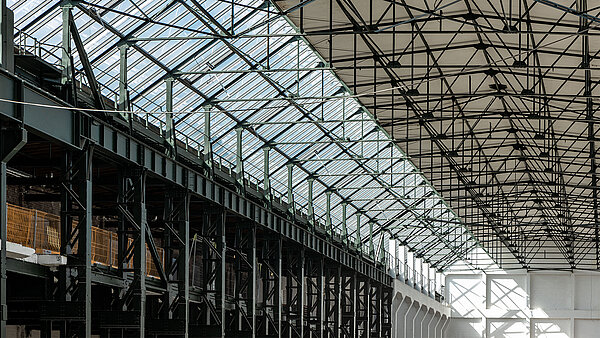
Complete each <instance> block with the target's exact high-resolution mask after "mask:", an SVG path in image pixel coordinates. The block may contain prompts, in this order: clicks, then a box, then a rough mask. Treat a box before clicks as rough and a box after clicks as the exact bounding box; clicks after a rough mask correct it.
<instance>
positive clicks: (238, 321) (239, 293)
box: [226, 223, 257, 337]
mask: <svg viewBox="0 0 600 338" xmlns="http://www.w3.org/2000/svg"><path fill="white" fill-rule="evenodd" d="M229 249H230V250H231V251H233V257H234V259H233V274H234V275H235V285H234V293H233V299H234V305H235V308H234V314H233V316H232V317H231V318H230V321H228V322H227V325H226V329H227V330H228V331H231V332H228V334H233V333H235V334H244V335H247V336H250V337H255V336H256V325H255V323H256V289H257V284H256V281H257V278H256V277H257V276H256V273H257V266H256V226H255V225H254V224H243V223H242V224H237V226H236V229H235V239H234V244H233V246H231V247H230V248H229Z"/></svg>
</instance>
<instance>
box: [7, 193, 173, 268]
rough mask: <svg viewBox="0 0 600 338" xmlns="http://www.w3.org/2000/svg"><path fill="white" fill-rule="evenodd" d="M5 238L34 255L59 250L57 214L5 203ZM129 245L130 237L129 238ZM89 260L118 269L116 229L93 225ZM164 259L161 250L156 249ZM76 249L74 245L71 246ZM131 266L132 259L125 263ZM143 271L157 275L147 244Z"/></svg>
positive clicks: (58, 221) (163, 258)
mask: <svg viewBox="0 0 600 338" xmlns="http://www.w3.org/2000/svg"><path fill="white" fill-rule="evenodd" d="M7 211H8V212H7V220H8V222H7V223H8V226H7V228H8V229H7V230H8V234H7V240H8V241H9V242H13V243H16V244H20V245H22V246H26V247H28V248H32V249H34V250H35V252H36V253H37V254H59V253H60V240H61V233H60V216H58V215H54V214H51V213H47V212H44V211H41V210H36V209H30V208H25V207H21V206H18V205H14V204H10V203H8V204H7ZM128 241H129V244H131V242H132V241H133V239H131V238H129V239H128ZM91 249H92V263H96V264H101V265H105V266H109V267H112V268H118V237H117V233H116V232H112V231H109V230H106V229H101V228H99V227H96V226H92V248H91ZM157 249H158V253H159V255H160V256H161V257H162V260H163V265H164V260H165V253H164V249H162V248H157ZM73 252H74V253H76V252H77V245H75V247H74V248H73ZM128 267H129V268H131V267H132V262H131V261H130V262H129V263H128ZM146 274H147V275H148V276H150V277H155V278H159V273H158V270H157V269H156V267H155V265H154V261H153V260H152V257H151V255H150V250H149V248H148V246H147V245H146Z"/></svg>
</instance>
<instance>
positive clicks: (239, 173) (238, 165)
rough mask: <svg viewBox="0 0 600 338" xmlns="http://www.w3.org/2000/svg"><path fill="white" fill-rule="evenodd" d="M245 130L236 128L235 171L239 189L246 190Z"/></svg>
mask: <svg viewBox="0 0 600 338" xmlns="http://www.w3.org/2000/svg"><path fill="white" fill-rule="evenodd" d="M243 132H244V128H242V127H237V128H235V135H236V141H237V142H236V156H235V171H236V179H237V183H238V188H239V189H244V161H243V158H242V146H243V145H242V137H243V134H242V133H243Z"/></svg>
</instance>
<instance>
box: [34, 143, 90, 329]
mask: <svg viewBox="0 0 600 338" xmlns="http://www.w3.org/2000/svg"><path fill="white" fill-rule="evenodd" d="M92 156H93V146H92V145H90V144H89V143H88V144H86V145H85V146H84V148H83V150H82V151H80V152H76V153H71V152H65V163H64V168H63V170H64V172H63V177H62V179H61V181H62V183H61V218H60V221H61V230H60V231H61V236H60V241H61V247H60V253H61V255H63V256H66V257H67V264H66V265H64V266H60V268H59V278H58V283H59V284H58V286H59V290H58V291H59V292H58V294H59V297H60V301H59V302H57V304H56V305H51V306H42V310H41V319H42V321H53V320H56V321H59V322H62V323H63V325H62V327H61V336H64V337H71V336H86V337H89V336H90V335H91V332H92V284H91V279H92Z"/></svg>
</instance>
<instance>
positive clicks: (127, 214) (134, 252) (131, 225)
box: [117, 168, 148, 337]
mask: <svg viewBox="0 0 600 338" xmlns="http://www.w3.org/2000/svg"><path fill="white" fill-rule="evenodd" d="M120 184H121V185H120V191H119V197H118V206H117V209H118V211H119V220H120V223H121V224H120V226H119V227H120V231H119V239H118V241H119V244H118V245H119V264H118V265H119V269H120V270H121V274H122V275H125V273H127V272H133V281H132V283H131V285H129V287H128V288H126V289H124V290H123V294H122V295H121V309H122V310H123V311H128V312H129V314H131V315H132V316H131V318H132V319H133V320H134V321H135V322H134V323H131V326H132V327H135V329H134V331H135V335H136V336H139V337H145V336H146V334H145V330H146V266H147V265H146V246H147V245H146V243H147V242H146V239H147V237H148V235H147V234H146V232H147V231H148V225H147V215H146V171H145V170H144V169H141V168H132V169H129V170H127V172H126V173H124V175H122V177H121V182H120ZM132 256H133V264H132V262H131V257H132Z"/></svg>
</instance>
